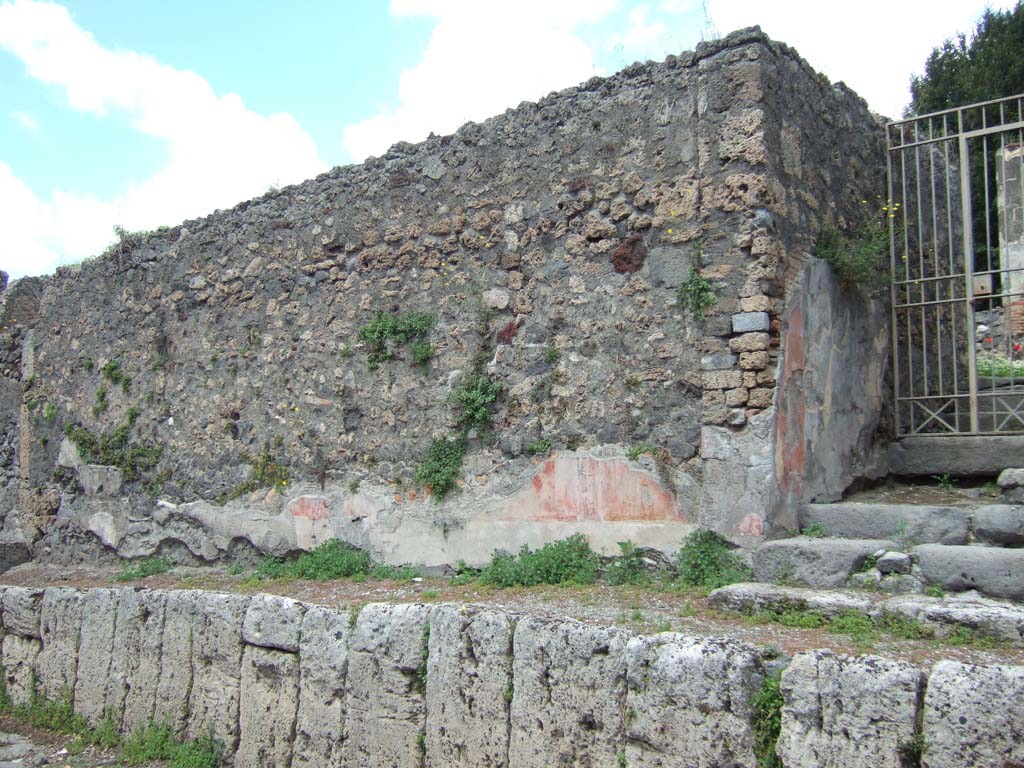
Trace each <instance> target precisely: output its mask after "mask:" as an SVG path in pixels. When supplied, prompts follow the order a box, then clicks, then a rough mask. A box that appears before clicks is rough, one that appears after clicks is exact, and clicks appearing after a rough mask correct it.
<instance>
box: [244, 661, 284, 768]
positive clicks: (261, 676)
mask: <svg viewBox="0 0 1024 768" xmlns="http://www.w3.org/2000/svg"><path fill="white" fill-rule="evenodd" d="M241 696H242V697H241V703H240V706H239V713H238V720H239V723H238V728H239V739H238V750H237V752H236V753H235V764H236V765H240V766H241V765H244V766H251V767H252V768H278V766H286V765H289V764H290V763H291V759H292V742H293V740H294V738H295V713H296V710H297V709H298V704H299V658H298V656H297V655H296V654H294V653H287V652H285V651H278V650H272V649H270V648H260V647H258V646H253V645H248V646H246V647H245V650H244V651H243V653H242V694H241Z"/></svg>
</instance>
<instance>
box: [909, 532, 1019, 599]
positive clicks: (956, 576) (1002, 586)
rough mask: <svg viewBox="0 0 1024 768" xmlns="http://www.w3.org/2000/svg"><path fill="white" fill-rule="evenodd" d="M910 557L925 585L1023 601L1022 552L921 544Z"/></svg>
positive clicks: (995, 548)
mask: <svg viewBox="0 0 1024 768" xmlns="http://www.w3.org/2000/svg"><path fill="white" fill-rule="evenodd" d="M911 554H912V555H913V556H914V559H915V560H917V562H918V565H920V567H921V575H922V576H923V577H924V579H925V581H926V582H928V583H929V584H938V585H939V586H940V587H942V588H943V589H946V590H949V591H951V592H957V591H964V590H968V589H976V590H978V591H979V592H984V593H985V594H986V595H990V596H992V597H1002V598H1005V599H1007V600H1018V601H1019V600H1024V576H1022V574H1024V549H1000V548H998V547H952V546H950V547H947V546H944V545H942V544H922V545H921V546H919V547H914V548H913V550H911Z"/></svg>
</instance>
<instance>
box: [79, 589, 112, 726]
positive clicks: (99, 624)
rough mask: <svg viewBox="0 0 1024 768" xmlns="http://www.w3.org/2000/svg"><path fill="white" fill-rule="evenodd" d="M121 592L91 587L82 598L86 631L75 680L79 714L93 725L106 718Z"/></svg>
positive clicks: (84, 630) (80, 648)
mask: <svg viewBox="0 0 1024 768" xmlns="http://www.w3.org/2000/svg"><path fill="white" fill-rule="evenodd" d="M117 597H118V593H117V591H116V590H113V589H89V590H86V592H85V594H84V596H83V597H82V633H81V639H80V641H79V647H78V677H77V679H76V681H75V713H76V714H79V715H81V716H82V717H84V718H85V719H86V721H87V722H88V723H89V724H90V725H96V724H97V723H99V722H100V721H102V720H103V717H104V715H105V714H106V713H105V711H104V710H105V707H106V700H107V699H106V695H107V682H108V680H109V679H110V663H111V658H112V656H113V654H112V653H111V649H112V648H113V645H114V625H115V622H116V618H117Z"/></svg>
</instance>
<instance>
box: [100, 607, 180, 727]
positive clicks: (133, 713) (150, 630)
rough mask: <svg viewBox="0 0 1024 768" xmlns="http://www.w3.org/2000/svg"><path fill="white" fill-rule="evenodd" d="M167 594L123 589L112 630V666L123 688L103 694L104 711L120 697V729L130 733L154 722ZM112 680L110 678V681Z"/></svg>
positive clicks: (114, 706)
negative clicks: (121, 713)
mask: <svg viewBox="0 0 1024 768" xmlns="http://www.w3.org/2000/svg"><path fill="white" fill-rule="evenodd" d="M167 595H168V593H167V592H164V591H163V590H145V591H136V590H133V589H125V590H122V592H121V602H120V603H119V604H118V613H117V625H116V626H115V627H114V662H113V664H112V666H113V667H115V669H117V670H119V675H118V677H119V678H120V677H121V676H123V680H124V685H123V688H122V687H119V686H115V685H112V686H111V687H110V688H108V690H107V702H108V707H111V708H116V706H117V701H118V699H119V698H120V697H121V696H122V691H123V696H124V704H123V711H124V715H123V718H122V728H123V730H124V731H125V732H126V733H131V732H132V731H133V730H135V729H137V728H142V727H144V726H145V725H146V724H147V723H149V722H150V721H151V720H154V719H155V717H154V712H155V711H156V698H157V688H158V687H159V682H160V672H161V666H162V658H163V635H164V618H165V613H164V608H165V606H166V603H167ZM114 677H115V676H114V675H111V679H112V681H113V678H114Z"/></svg>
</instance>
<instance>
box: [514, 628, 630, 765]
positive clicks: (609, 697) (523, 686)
mask: <svg viewBox="0 0 1024 768" xmlns="http://www.w3.org/2000/svg"><path fill="white" fill-rule="evenodd" d="M628 640H629V635H628V634H627V633H626V632H623V631H621V630H618V629H615V628H604V627H591V626H587V625H584V624H579V623H577V622H570V621H563V622H557V621H549V620H545V619H536V618H530V619H525V620H523V621H520V622H519V624H518V625H517V626H516V631H515V638H514V640H513V655H514V659H513V693H512V709H511V728H512V737H511V741H510V743H509V755H508V764H509V765H514V766H517V768H535V767H537V766H556V765H589V766H593V768H602V767H603V766H607V768H618V766H619V760H618V754H619V752H621V751H622V750H623V748H624V735H625V734H624V723H623V717H624V715H623V713H624V711H625V698H626V643H627V642H628Z"/></svg>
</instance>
